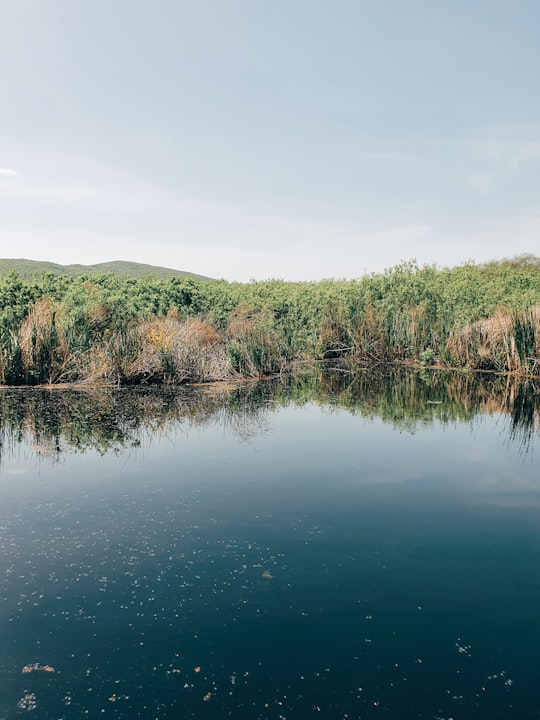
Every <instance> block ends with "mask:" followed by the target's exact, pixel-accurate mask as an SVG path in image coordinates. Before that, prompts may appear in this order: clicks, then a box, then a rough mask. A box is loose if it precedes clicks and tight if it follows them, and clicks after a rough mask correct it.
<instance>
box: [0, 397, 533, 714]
mask: <svg viewBox="0 0 540 720" xmlns="http://www.w3.org/2000/svg"><path fill="white" fill-rule="evenodd" d="M58 402H60V400H59V399H58V398H57V397H51V398H48V399H47V403H58ZM64 402H65V401H64ZM433 402H434V403H436V402H438V401H433ZM441 405H442V403H441ZM265 407H266V409H265V410H264V412H261V411H259V412H258V414H256V415H255V416H253V415H248V416H246V415H245V413H244V414H242V412H241V411H240V410H238V411H237V412H236V415H235V414H234V413H231V412H228V413H227V415H226V417H225V416H224V415H223V413H221V414H220V412H219V411H215V409H214V413H213V414H212V413H210V414H209V415H208V417H206V419H205V421H204V422H203V423H200V422H195V421H194V420H193V417H192V418H191V419H190V420H184V421H182V420H179V419H177V420H176V421H172V420H171V421H168V422H167V423H166V424H165V426H163V424H162V425H160V424H159V423H154V425H155V426H156V428H157V429H155V430H152V422H147V423H146V424H144V423H143V424H142V425H141V426H140V428H139V430H138V435H137V441H136V442H133V438H132V437H131V436H130V435H129V432H128V433H127V435H128V436H129V437H130V438H131V439H130V440H129V442H127V443H125V445H122V443H120V444H118V443H117V444H116V446H115V448H116V449H115V450H114V447H113V448H110V450H111V451H108V450H106V449H104V447H103V445H101V446H99V443H96V444H95V446H94V448H93V447H92V443H90V444H88V443H86V444H84V443H83V445H84V450H85V452H76V445H75V444H74V443H71V444H66V442H65V434H69V433H71V434H73V427H71V430H69V429H64V430H63V429H62V427H59V428H56V430H55V434H54V438H53V440H54V442H51V438H50V437H49V438H47V439H46V441H45V442H42V444H41V445H40V444H37V443H36V437H35V436H34V435H33V434H32V431H31V430H29V429H28V426H23V425H21V426H20V427H19V430H18V431H17V432H15V433H14V432H12V433H11V435H9V438H8V439H9V442H8V441H7V440H6V439H4V456H3V465H2V469H1V473H0V493H1V495H0V498H1V505H0V553H1V554H0V718H4V719H8V718H9V719H10V720H11V718H18V717H21V716H24V715H25V714H26V713H28V712H30V713H32V715H31V717H36V718H40V720H41V719H43V720H49V719H50V720H60V719H61V718H62V719H64V718H65V719H66V720H68V719H69V720H71V719H77V720H78V719H80V718H85V717H88V718H92V719H95V718H115V719H120V718H133V719H135V718H141V719H144V720H146V719H153V718H159V719H160V720H161V719H163V720H165V719H166V720H169V719H170V720H172V719H173V718H174V719H179V718H225V717H230V718H235V719H236V718H238V719H239V720H243V719H244V718H246V719H248V718H249V719H258V718H261V719H263V718H265V719H266V718H276V719H279V718H287V719H288V720H300V719H303V718H319V719H328V720H331V719H341V718H400V719H403V720H408V719H411V720H412V719H413V718H414V719H416V718H430V719H432V720H435V719H442V718H444V720H449V719H450V718H453V719H454V720H461V719H463V720H465V719H466V720H477V719H480V718H482V719H484V718H486V719H487V718H489V719H490V720H491V719H494V718H501V719H502V718H524V719H526V718H537V717H539V716H540V697H539V688H540V665H539V664H538V649H539V648H540V477H539V472H538V463H537V454H538V450H539V444H540V443H539V442H538V435H537V433H536V432H532V435H531V434H530V435H529V437H528V441H527V447H526V450H524V446H523V443H520V442H513V441H512V438H511V434H510V435H509V433H508V431H507V425H508V418H507V416H506V415H505V414H504V413H500V412H491V413H488V412H484V413H472V414H471V417H469V418H468V419H463V420H459V419H458V420H452V421H448V420H445V419H444V413H443V408H442V407H441V406H437V407H436V412H435V410H433V408H432V409H431V410H430V413H431V414H430V415H429V416H426V417H424V418H423V419H422V418H420V419H409V420H408V421H407V422H401V421H400V422H393V423H391V422H386V421H385V422H383V420H382V419H381V418H380V417H378V416H377V414H376V413H371V417H370V418H369V419H367V418H366V413H363V414H362V413H359V412H351V411H350V410H345V409H343V408H340V407H337V406H335V405H331V404H328V403H327V402H322V403H319V404H315V403H314V402H307V403H305V404H303V405H302V406H301V407H300V406H298V405H295V404H294V403H285V404H284V406H281V405H279V404H277V400H276V398H274V400H273V401H268V402H267V403H266V405H265ZM433 413H435V414H433ZM441 413H442V414H441ZM235 418H236V420H235ZM72 422H73V421H72ZM141 428H142V429H141ZM93 432H94V434H95V433H96V429H95V428H94V429H93ZM62 433H64V435H63V434H62ZM70 437H71V435H70ZM38 439H39V438H38ZM41 439H42V438H41ZM42 440H43V439H42Z"/></svg>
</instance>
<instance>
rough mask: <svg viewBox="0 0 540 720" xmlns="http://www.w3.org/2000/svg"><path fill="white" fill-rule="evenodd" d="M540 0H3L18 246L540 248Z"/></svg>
mask: <svg viewBox="0 0 540 720" xmlns="http://www.w3.org/2000/svg"><path fill="white" fill-rule="evenodd" d="M538 28H540V3H539V2H538V0H369V1H367V0H366V1H363V0H356V1H353V0H333V1H332V2H330V0H325V1H324V2H323V1H322V0H286V1H285V0H274V2H271V3H269V2H259V1H258V0H252V1H249V2H248V1H247V0H196V1H195V2H194V1H193V0H191V1H190V2H184V0H152V2H149V0H146V1H144V2H142V1H141V0H46V1H45V0H0V49H1V50H0V51H1V53H2V60H3V62H2V66H1V67H2V69H1V72H0V219H1V222H0V257H27V258H32V259H47V260H52V261H55V262H61V263H70V262H82V263H94V262H102V261H106V260H114V259H126V260H135V261H139V262H149V263H153V264H156V265H166V266H171V267H177V268H179V269H184V270H190V271H193V272H198V273H202V274H206V275H211V276H214V277H225V278H227V279H231V280H233V279H238V280H248V279H250V278H257V279H263V278H268V277H282V278H286V279H319V278H322V277H358V276H360V275H362V274H363V273H364V272H366V271H368V272H370V271H379V270H382V269H384V268H385V267H388V266H392V265H395V264H397V263H399V262H400V261H401V260H406V259H410V258H416V259H417V260H418V262H419V263H432V262H436V263H437V264H439V265H455V264H460V263H462V262H464V261H466V260H469V259H473V260H475V261H478V262H481V261H485V260H489V259H493V258H500V257H504V256H509V255H513V254H516V253H523V252H532V253H535V254H540V195H539V192H538V190H539V187H540V92H539V81H538V76H539V72H540V42H539V41H538V37H539V30H538Z"/></svg>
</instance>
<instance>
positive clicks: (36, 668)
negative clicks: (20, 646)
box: [21, 663, 56, 673]
mask: <svg viewBox="0 0 540 720" xmlns="http://www.w3.org/2000/svg"><path fill="white" fill-rule="evenodd" d="M21 672H22V673H30V672H48V673H53V672H56V670H55V669H54V668H53V667H52V666H51V665H40V664H39V663H33V664H32V665H25V666H24V667H23V669H22V670H21Z"/></svg>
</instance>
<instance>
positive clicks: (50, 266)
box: [0, 258, 210, 280]
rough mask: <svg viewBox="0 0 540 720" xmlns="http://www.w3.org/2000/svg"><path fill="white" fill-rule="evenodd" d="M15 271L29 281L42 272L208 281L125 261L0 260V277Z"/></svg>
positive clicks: (189, 274) (185, 273)
mask: <svg viewBox="0 0 540 720" xmlns="http://www.w3.org/2000/svg"><path fill="white" fill-rule="evenodd" d="M12 270H15V271H16V272H17V273H18V274H19V276H20V277H21V278H25V279H31V278H32V277H34V276H36V275H42V274H43V273H44V272H50V273H54V274H55V275H71V276H72V277H76V276H79V275H98V274H103V273H110V272H112V273H114V274H115V275H128V276H129V277H134V278H144V277H150V276H152V277H155V278H167V277H190V278H196V279H198V280H210V278H207V277H205V276H204V275H197V274H195V273H190V272H185V271H184V270H174V269H173V268H165V267H159V266H157V265H145V264H144V263H136V262H128V261H126V260H113V261H111V262H105V263H98V264H97V265H57V264H56V263H52V262H47V261H45V260H25V259H22V258H4V259H0V276H2V275H7V274H8V273H9V272H11V271H12Z"/></svg>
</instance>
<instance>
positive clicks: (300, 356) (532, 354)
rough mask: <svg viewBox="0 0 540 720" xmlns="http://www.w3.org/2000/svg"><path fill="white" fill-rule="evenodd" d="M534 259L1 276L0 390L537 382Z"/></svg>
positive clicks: (539, 270)
mask: <svg viewBox="0 0 540 720" xmlns="http://www.w3.org/2000/svg"><path fill="white" fill-rule="evenodd" d="M539 308H540V263H538V264H535V263H532V262H530V261H527V262H523V263H514V264H512V263H510V264H508V265H504V264H492V265H488V266H474V265H471V264H467V265H464V266H461V267H459V268H453V269H451V270H437V269H436V268H433V267H424V268H419V267H417V266H416V265H415V264H414V263H403V264H402V265H400V266H398V267H397V268H394V269H392V270H389V271H387V272H385V273H381V274H379V275H371V276H368V277H365V278H362V279H361V280H358V281H331V280H329V281H323V282H320V283H286V282H283V281H267V282H258V283H248V284H239V283H226V282H224V281H219V282H204V281H200V282H199V281H195V280H193V279H189V280H184V279H178V278H172V279H168V280H158V279H145V280H134V279H126V278H117V277H115V276H113V275H103V276H95V277H94V276H93V277H92V278H91V279H90V278H84V277H83V278H69V277H59V278H55V277H51V276H46V277H44V278H42V279H41V280H39V281H38V280H36V281H35V282H24V281H22V280H21V279H20V278H17V277H16V276H14V275H10V276H9V277H7V278H4V279H0V382H2V383H3V384H10V385H11V384H45V383H59V382H72V381H79V382H80V381H87V382H105V383H109V384H129V383H144V382H162V383H180V382H188V381H190V382H192V381H206V380H219V379H226V378H230V377H239V376H241V377H250V378H257V377H262V376H265V375H271V374H275V373H280V372H282V371H283V370H284V369H286V368H288V367H291V365H292V364H293V363H294V362H295V361H298V360H319V359H332V358H333V359H335V358H343V359H349V360H351V361H354V362H356V363H359V364H363V365H371V364H381V363H416V364H423V365H438V366H442V367H461V368H469V369H475V370H494V371H497V372H512V373H519V374H523V375H538V374H540V350H539V342H540V310H539Z"/></svg>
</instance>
